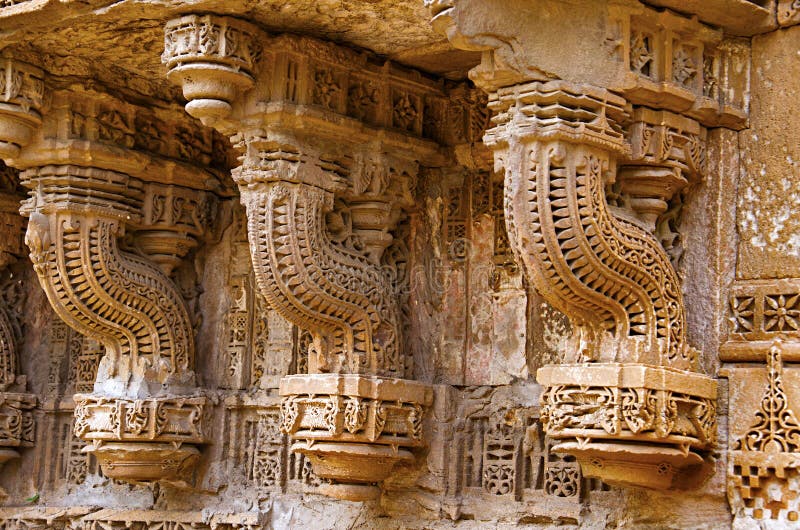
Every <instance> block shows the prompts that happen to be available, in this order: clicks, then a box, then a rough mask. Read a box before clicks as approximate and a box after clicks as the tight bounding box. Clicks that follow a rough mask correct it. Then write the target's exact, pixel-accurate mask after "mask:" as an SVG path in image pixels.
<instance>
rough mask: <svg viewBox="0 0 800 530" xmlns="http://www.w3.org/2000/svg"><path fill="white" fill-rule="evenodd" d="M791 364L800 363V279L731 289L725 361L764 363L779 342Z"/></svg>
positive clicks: (748, 282) (736, 285)
mask: <svg viewBox="0 0 800 530" xmlns="http://www.w3.org/2000/svg"><path fill="white" fill-rule="evenodd" d="M778 338H783V339H784V340H785V342H784V344H783V346H782V351H783V358H784V359H785V360H787V361H798V360H800V280H798V279H796V278H784V279H777V280H740V281H736V282H735V283H734V284H733V286H732V287H731V298H730V333H729V335H728V340H727V342H725V343H724V344H723V345H722V347H721V348H720V354H719V355H720V359H721V360H723V361H731V362H742V361H761V360H762V359H763V358H764V356H765V355H766V354H767V353H768V352H769V351H770V348H771V347H772V343H773V341H774V340H775V339H778Z"/></svg>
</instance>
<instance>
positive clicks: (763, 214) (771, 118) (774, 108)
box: [737, 27, 800, 280]
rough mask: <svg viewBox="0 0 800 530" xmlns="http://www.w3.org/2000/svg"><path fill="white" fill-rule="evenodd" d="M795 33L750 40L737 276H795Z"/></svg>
mask: <svg viewBox="0 0 800 530" xmlns="http://www.w3.org/2000/svg"><path fill="white" fill-rule="evenodd" d="M798 38H800V29H798V28H797V27H791V28H786V29H782V30H778V31H775V32H773V33H769V34H766V35H760V36H756V37H754V38H753V64H754V66H755V67H754V68H753V79H752V94H753V95H752V96H751V98H752V101H751V113H750V129H749V130H747V131H742V132H741V133H740V142H741V146H742V161H743V163H744V173H743V174H742V178H741V180H740V182H739V201H740V202H739V207H738V213H737V219H738V226H739V233H740V239H741V240H740V243H739V259H738V264H739V266H738V269H737V277H739V278H742V279H745V280H749V279H756V278H796V277H798V276H800V225H799V224H798V219H797V216H796V215H793V214H792V212H793V209H794V208H795V206H796V205H797V203H798V201H800V184H798V182H800V152H798V150H800V137H798V132H797V130H796V129H795V128H794V127H791V126H788V127H787V125H786V124H791V123H794V122H796V121H797V119H798V117H797V112H798V109H797V105H796V101H797V92H798V87H797V86H796V83H794V80H796V79H797V78H798V76H799V75H800V64H798V61H797V49H798V47H797V40H798Z"/></svg>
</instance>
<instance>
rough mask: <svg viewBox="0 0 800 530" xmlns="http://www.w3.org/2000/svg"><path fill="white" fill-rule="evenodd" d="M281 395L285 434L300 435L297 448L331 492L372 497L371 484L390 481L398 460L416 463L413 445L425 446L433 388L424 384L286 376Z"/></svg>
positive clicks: (324, 488)
mask: <svg viewBox="0 0 800 530" xmlns="http://www.w3.org/2000/svg"><path fill="white" fill-rule="evenodd" d="M281 395H282V396H285V397H284V399H283V401H282V402H281V431H282V432H285V433H286V434H290V435H291V436H292V437H293V438H294V439H295V440H297V441H296V442H295V443H294V445H293V446H292V450H293V451H296V452H299V453H303V454H305V455H306V456H307V457H308V458H309V459H310V460H311V462H312V464H313V466H314V472H315V473H316V474H317V475H318V476H319V477H321V478H324V479H330V480H331V482H330V483H327V484H324V485H322V486H321V487H320V490H321V491H322V492H323V493H326V494H328V495H331V496H334V497H338V498H344V499H350V500H364V499H365V498H370V497H372V496H374V494H375V493H377V491H376V490H375V488H373V487H372V486H370V484H374V483H377V482H381V481H383V480H384V479H386V478H387V477H388V476H389V474H390V472H391V470H392V468H393V467H394V465H395V464H396V463H398V462H403V461H412V460H413V459H414V456H413V454H412V453H411V452H410V451H409V450H408V449H409V448H415V447H420V446H422V445H423V444H424V442H423V432H422V418H423V414H424V412H425V407H427V406H429V405H430V404H431V402H432V390H431V388H430V387H429V386H427V385H424V384H422V383H417V382H415V381H409V380H402V379H383V378H377V377H374V378H367V377H361V376H355V375H340V376H337V377H330V376H327V375H322V374H313V375H307V376H294V377H289V378H285V379H284V380H283V381H282V382H281ZM343 478H346V479H347V483H346V484H343V483H342V482H343V480H342V479H343Z"/></svg>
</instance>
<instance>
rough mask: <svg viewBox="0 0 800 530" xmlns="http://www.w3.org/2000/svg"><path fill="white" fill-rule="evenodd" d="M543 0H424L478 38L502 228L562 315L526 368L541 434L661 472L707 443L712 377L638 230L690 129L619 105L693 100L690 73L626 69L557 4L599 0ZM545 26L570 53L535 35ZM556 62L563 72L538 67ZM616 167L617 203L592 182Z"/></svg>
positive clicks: (675, 294) (586, 8)
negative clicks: (544, 16) (557, 330)
mask: <svg viewBox="0 0 800 530" xmlns="http://www.w3.org/2000/svg"><path fill="white" fill-rule="evenodd" d="M546 3H547V4H549V7H548V8H544V7H541V6H538V5H537V8H538V7H541V8H542V9H550V8H552V9H554V10H556V11H557V12H558V13H559V16H556V17H555V19H554V20H557V22H555V23H553V24H552V25H548V24H544V25H542V24H541V21H539V22H538V25H536V24H535V23H533V22H532V21H533V20H534V19H535V16H536V12H537V8H534V7H533V6H529V7H525V8H520V9H521V12H520V19H519V20H514V21H505V20H504V21H498V20H497V19H496V17H495V18H493V17H492V14H491V13H490V11H491V6H478V5H476V3H475V2H472V1H470V0H463V1H461V0H459V1H452V0H451V1H441V2H429V4H431V8H432V14H433V15H434V20H433V23H434V27H439V28H441V29H442V30H443V31H444V32H445V33H446V34H447V35H448V38H450V40H451V42H453V43H454V44H455V45H456V46H458V47H470V48H478V49H482V50H485V52H484V56H483V62H482V65H481V66H480V67H478V68H476V69H475V70H473V71H472V72H471V74H470V75H471V77H472V78H473V79H474V80H475V81H476V82H477V83H479V85H481V86H483V87H484V88H485V89H487V90H488V91H489V92H490V95H489V108H490V109H491V110H492V111H493V113H494V115H495V116H494V118H493V122H494V124H495V126H494V128H492V129H490V130H489V131H488V132H487V133H486V135H485V136H484V142H485V143H486V144H487V145H489V147H490V148H491V149H492V150H493V151H494V157H495V167H496V169H497V170H502V171H504V173H505V215H506V226H507V228H508V236H509V241H510V244H511V247H512V249H513V251H514V254H515V255H516V256H517V259H518V260H519V261H520V263H522V264H523V265H524V268H525V272H526V275H527V277H528V279H529V281H530V282H531V284H532V285H533V286H534V287H535V288H536V289H537V291H539V292H540V293H541V295H542V296H543V297H544V298H545V299H546V300H547V301H548V302H549V303H550V304H551V305H553V306H554V307H556V308H557V309H559V310H560V311H561V312H563V313H564V314H565V315H567V317H569V319H570V321H571V323H572V326H573V331H574V336H573V341H572V344H571V345H570V347H569V348H568V352H567V358H566V359H565V362H564V363H562V364H559V365H549V366H545V367H544V368H541V369H540V370H539V372H538V373H537V380H538V381H539V383H540V384H542V386H543V387H544V389H543V393H542V398H541V400H542V412H541V421H542V424H543V426H544V428H545V431H546V433H547V435H548V436H550V437H551V438H552V439H555V440H557V442H558V443H557V444H556V445H555V446H554V447H553V450H554V451H557V452H563V453H568V454H571V455H574V456H575V457H576V458H577V460H578V461H579V462H580V464H581V468H582V470H583V473H584V475H585V476H587V477H597V478H601V479H602V480H603V481H605V482H607V483H611V484H619V485H634V486H644V487H649V488H658V489H663V488H669V487H673V486H674V485H677V484H678V482H680V481H677V480H674V479H675V477H676V475H683V474H684V472H685V471H686V472H688V471H689V470H691V469H695V468H700V467H701V465H702V463H703V459H704V456H705V455H706V454H707V453H708V452H709V451H710V449H711V448H712V447H713V446H714V444H715V439H716V381H715V380H713V379H712V378H709V377H707V376H705V375H702V374H699V373H696V372H695V370H696V367H697V361H698V352H697V351H696V350H694V349H693V348H692V347H690V346H689V345H688V344H687V342H686V318H685V315H684V310H685V309H684V304H683V298H682V294H681V285H680V281H679V278H678V275H677V274H676V272H675V270H674V268H673V266H672V264H671V262H670V259H669V256H668V255H667V253H666V252H665V250H664V248H663V247H662V245H661V244H660V242H659V241H658V239H657V238H656V237H655V236H654V234H653V233H652V232H653V231H654V230H655V226H654V224H655V223H654V221H655V219H656V218H657V217H658V216H659V215H660V214H661V213H662V212H663V210H665V208H664V205H665V204H666V202H667V200H668V199H669V198H670V197H671V196H672V195H673V194H674V193H675V192H676V191H678V190H679V189H680V188H681V187H683V186H685V185H686V183H687V179H688V178H693V177H694V176H695V175H696V174H698V173H700V172H701V168H700V166H702V160H703V158H704V157H703V145H702V141H701V140H702V134H703V131H702V130H701V128H700V127H699V126H698V125H697V123H696V122H694V121H693V120H690V119H684V118H682V117H680V116H674V117H673V115H671V114H670V113H665V114H663V115H660V114H659V113H658V112H653V113H652V114H651V113H650V111H649V110H645V109H637V110H636V111H634V112H633V116H631V105H630V101H633V102H639V101H641V102H642V103H643V104H649V105H654V106H659V105H661V104H663V105H665V107H666V109H672V108H675V109H678V108H679V107H680V108H682V109H685V108H687V107H691V105H692V103H691V102H692V101H701V100H700V99H697V98H698V97H699V96H698V95H699V94H701V91H702V83H701V82H700V81H699V80H698V79H697V78H694V77H693V78H692V79H691V83H689V82H688V81H687V82H684V81H686V80H681V79H679V78H678V77H675V76H674V75H673V77H671V78H670V79H668V80H664V81H666V82H663V83H661V84H660V85H657V84H653V83H650V82H649V81H647V80H640V79H639V77H637V75H638V74H631V73H630V72H629V71H628V68H629V66H628V65H627V63H626V62H625V61H617V59H616V58H615V57H614V56H613V55H609V54H608V53H607V52H608V48H609V45H610V44H612V45H613V43H609V42H608V41H607V40H606V39H605V38H604V35H603V32H602V31H599V32H594V33H593V32H592V31H589V32H588V33H586V34H583V33H581V34H580V35H579V34H578V33H570V32H574V31H581V32H583V31H584V30H585V28H586V25H585V24H580V23H575V24H574V25H573V23H572V22H570V20H572V19H577V18H583V19H591V18H593V17H594V18H598V17H601V18H606V17H610V18H611V19H612V20H613V19H614V17H616V16H617V14H616V12H615V11H614V9H611V8H610V7H608V6H607V5H605V3H601V2H583V3H578V4H576V5H572V4H571V5H570V6H568V7H567V6H564V5H556V4H558V3H557V2H546ZM629 7H630V6H629ZM473 8H474V9H475V10H477V11H472V9H473ZM631 9H633V11H635V14H636V15H637V16H639V15H641V16H642V17H644V16H645V15H649V12H647V13H644V14H642V13H640V12H639V11H637V9H638V8H631ZM551 16H552V12H551ZM626 16H633V15H632V14H631V13H627V15H626ZM527 20H531V24H533V25H536V27H537V32H535V35H534V34H532V33H531V32H526V31H525V30H524V28H526V27H530V26H528V25H527V24H526V22H525V21H527ZM662 22H664V21H662ZM542 26H544V27H542ZM610 26H613V24H612V25H610ZM576 28H580V29H579V30H578V29H576ZM629 30H630V28H629V26H625V27H622V28H621V30H620V31H623V33H624V32H625V31H628V32H629ZM559 33H560V36H559V37H558V42H564V41H567V42H570V43H571V44H569V46H571V47H573V48H575V49H574V50H571V52H574V56H575V61H563V60H562V58H563V56H564V55H569V54H570V51H567V50H563V53H562V54H552V53H548V51H549V50H547V51H546V49H545V48H546V46H547V45H549V43H550V42H551V41H550V40H548V39H552V38H554V37H555V35H556V34H559ZM565 34H569V35H571V36H570V38H568V39H565V38H564V35H565ZM670 35H672V34H670ZM701 37H702V39H707V40H709V41H710V40H712V37H711V36H709V35H707V34H706V33H702V35H701ZM663 38H665V39H666V38H669V39H671V38H673V37H671V36H670V37H667V36H664V37H663ZM522 41H524V44H525V46H522V45H521V42H522ZM463 43H467V44H466V45H462V44H463ZM698 46H699V45H698ZM670 49H671V48H670ZM693 50H694V52H697V51H698V50H699V48H697V47H696V48H693ZM556 58H557V60H556ZM537 64H538V66H537ZM659 64H660V63H659ZM654 75H655V74H654ZM658 75H661V74H658ZM562 76H563V77H564V78H567V79H570V81H566V80H551V79H554V78H558V77H562ZM591 77H594V78H595V79H590V78H591ZM656 78H658V76H656ZM524 80H529V81H530V80H534V81H532V82H522V81H524ZM659 80H661V79H660V78H659ZM640 81H641V82H640ZM672 84H676V85H678V84H680V85H681V86H680V87H676V88H674V89H673V86H672ZM508 85H513V86H508ZM598 85H600V86H598ZM603 86H607V87H609V88H614V89H615V90H617V91H619V92H622V93H624V94H626V96H627V98H623V97H620V96H619V95H618V94H615V93H613V92H612V91H610V90H609V89H607V88H602V87H603ZM703 105H705V103H703ZM715 108H716V109H717V110H719V107H715ZM694 114H695V115H697V116H700V115H701V114H702V113H700V112H699V111H698V112H697V113H694ZM702 115H703V116H706V114H702ZM665 116H666V117H667V118H669V119H665ZM715 119H717V118H715ZM632 143H635V145H633V146H632V145H631V144H632ZM620 164H627V165H628V166H627V169H626V170H625V169H621V168H620V167H619V166H620ZM618 180H619V183H620V185H621V186H622V187H623V190H624V191H625V192H627V193H628V195H629V196H630V195H632V196H633V201H631V202H632V204H630V206H631V213H625V212H623V211H621V209H620V208H612V207H611V206H610V205H609V204H608V201H607V198H606V191H605V190H606V188H607V187H609V186H610V185H612V184H613V183H615V182H616V181H618Z"/></svg>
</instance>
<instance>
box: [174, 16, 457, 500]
mask: <svg viewBox="0 0 800 530" xmlns="http://www.w3.org/2000/svg"><path fill="white" fill-rule="evenodd" d="M190 21H196V22H197V24H198V26H197V28H200V29H191V28H190V26H191V24H190ZM192 27H194V26H192ZM225 27H230V28H238V29H237V31H239V34H240V35H242V36H244V35H246V36H247V38H245V39H243V40H240V41H238V45H239V46H240V48H237V50H239V51H241V50H242V49H243V48H241V47H246V48H247V49H248V50H250V51H248V52H247V54H246V56H247V59H246V61H245V62H244V63H241V64H239V63H236V65H237V66H236V68H233V69H232V68H231V65H232V64H233V63H232V62H231V61H234V62H235V61H237V60H238V59H236V58H235V57H232V56H231V54H230V53H229V50H228V49H227V48H225V49H223V48H222V47H218V46H216V45H214V46H210V45H206V46H205V47H204V46H201V45H194V44H192V45H190V44H187V43H189V42H191V43H196V42H197V39H199V38H201V36H202V35H205V34H207V33H208V32H212V33H214V32H221V31H222V28H225ZM215 34H216V33H215ZM165 35H166V36H165V52H164V55H163V56H162V59H163V61H164V62H165V64H166V65H167V68H168V69H169V73H168V77H169V78H170V79H171V80H173V81H175V82H178V83H179V84H181V86H182V87H183V89H184V94H185V95H186V96H187V98H188V99H189V100H190V102H189V104H188V105H187V107H186V110H187V112H189V113H192V114H193V115H196V116H200V117H201V118H202V119H204V121H205V122H206V123H209V124H213V125H214V127H216V128H217V129H219V130H220V131H223V132H227V133H231V134H235V136H234V141H236V142H237V143H238V146H239V148H240V149H241V150H242V157H241V159H240V160H241V166H240V167H238V168H236V169H235V170H234V171H233V177H234V180H235V181H236V183H237V184H238V185H239V190H240V192H241V197H242V204H244V205H245V207H246V209H247V218H248V235H249V241H250V252H251V257H252V261H253V269H254V271H255V277H256V283H257V285H258V288H259V290H260V292H261V294H262V295H263V296H264V297H265V299H266V300H267V302H268V303H269V304H270V306H271V307H272V308H273V309H275V310H276V311H277V312H278V313H280V314H281V315H282V316H284V317H285V318H286V319H287V320H289V321H290V322H292V323H294V324H295V325H297V326H298V327H300V328H301V329H305V330H308V331H309V332H310V334H311V337H312V340H311V346H310V349H309V358H308V370H309V374H312V375H309V376H289V377H286V378H284V379H283V380H282V382H281V396H282V399H283V405H282V409H281V410H282V415H283V418H282V423H283V429H284V431H285V432H287V433H289V434H290V435H291V436H292V438H293V439H294V440H295V443H294V445H293V450H295V451H297V452H301V453H303V454H305V455H306V456H307V457H308V458H309V459H310V460H311V462H312V463H313V465H314V471H315V473H316V474H317V475H319V476H321V477H325V478H326V479H329V480H330V481H331V484H329V485H328V486H327V487H326V490H325V491H326V492H327V493H328V494H330V495H332V496H335V497H339V498H347V499H351V500H364V499H367V498H372V497H374V496H375V495H377V494H378V493H379V490H378V489H377V488H376V487H375V483H377V482H380V481H382V480H383V479H385V478H386V477H387V476H388V475H389V473H390V472H391V470H392V467H393V466H394V464H395V463H397V462H400V461H404V460H409V459H411V457H412V453H411V452H409V450H408V449H411V448H414V447H418V446H420V445H421V444H422V438H421V437H422V433H421V430H420V426H421V423H420V422H421V418H422V415H423V414H424V411H425V408H426V407H427V406H428V405H429V404H430V400H431V399H430V392H429V390H428V389H427V387H426V386H425V385H422V384H420V383H415V382H413V381H409V380H406V379H404V378H405V377H407V376H408V375H409V374H410V368H411V366H410V362H409V361H410V359H409V355H408V354H407V353H406V351H405V349H404V345H403V336H402V325H401V316H400V307H399V301H398V297H397V294H396V290H395V286H393V285H392V277H393V275H392V274H389V273H387V270H386V267H387V266H390V265H389V264H388V263H387V262H385V260H384V258H383V255H384V251H385V250H386V249H387V248H388V247H389V246H390V245H391V243H392V240H393V236H392V233H391V231H392V230H393V229H394V228H395V226H396V225H397V222H398V221H399V220H400V218H401V217H402V216H403V215H404V209H407V208H408V207H409V206H410V205H411V204H412V201H411V189H412V187H413V185H414V181H415V178H416V173H417V171H418V166H419V164H424V163H429V164H434V165H435V164H436V163H440V161H441V158H440V155H439V152H438V151H439V146H438V145H437V144H436V143H435V142H433V141H431V139H441V138H444V137H445V136H446V132H445V131H444V128H443V125H442V124H441V123H439V121H438V120H437V119H431V118H433V117H438V116H440V113H441V112H443V111H444V110H443V109H444V108H445V103H446V100H447V95H446V94H445V93H444V91H443V90H442V88H441V86H440V85H438V84H437V83H435V82H432V81H430V80H427V79H425V78H423V77H422V76H420V75H419V74H417V73H413V72H406V71H404V70H402V69H400V68H399V67H396V66H395V65H392V64H390V63H385V64H378V63H377V62H376V61H374V60H372V59H371V58H368V57H367V56H366V55H365V54H361V53H358V52H355V51H353V50H349V49H345V48H341V47H338V46H335V45H332V44H329V43H323V42H320V41H317V40H314V39H310V38H305V37H294V36H289V35H283V36H278V37H274V38H273V37H268V36H267V35H264V34H263V33H261V32H260V31H259V30H258V29H256V28H254V27H252V26H249V25H247V24H245V23H243V22H240V21H236V20H232V19H229V18H225V17H216V16H204V17H201V18H198V17H193V16H187V17H182V18H181V19H178V20H175V21H172V22H169V23H168V24H167V26H166V30H165ZM187 35H191V36H190V37H187ZM182 36H183V37H182ZM181 39H188V40H181ZM193 39H194V40H193ZM255 39H257V40H258V42H259V43H261V45H263V50H264V51H263V53H262V55H261V56H260V58H259V56H258V54H257V53H256V52H254V51H253V50H254V47H253V44H252V43H253V41H254V40H255ZM176 42H178V44H176ZM181 43H183V44H181ZM220 45H221V43H220ZM187 46H188V47H190V48H191V51H190V52H188V53H183V52H180V51H176V50H179V49H184V48H186V47H187ZM185 65H190V67H191V71H192V76H186V75H184V70H185V69H186V68H187V67H188V66H185ZM231 76H238V78H239V79H240V80H241V82H238V81H237V82H236V83H233V85H235V86H237V87H238V89H237V91H236V93H234V92H230V91H228V92H226V91H225V90H222V88H221V87H222V86H223V85H225V83H226V80H227V79H229V78H230V77H231ZM196 80H203V82H202V84H203V86H204V87H212V88H213V90H210V89H209V90H208V91H206V92H203V93H200V92H197V87H196V86H195V85H196V83H195V81H196ZM212 80H213V81H212ZM233 85H229V86H233ZM249 86H252V87H253V88H252V89H251V90H249V91H245V90H244V89H245V88H247V87H249ZM219 102H222V103H219ZM223 103H224V104H223ZM229 106H230V108H228V107H229ZM198 113H199V114H198ZM428 114H430V117H431V118H428V117H427V116H428Z"/></svg>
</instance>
